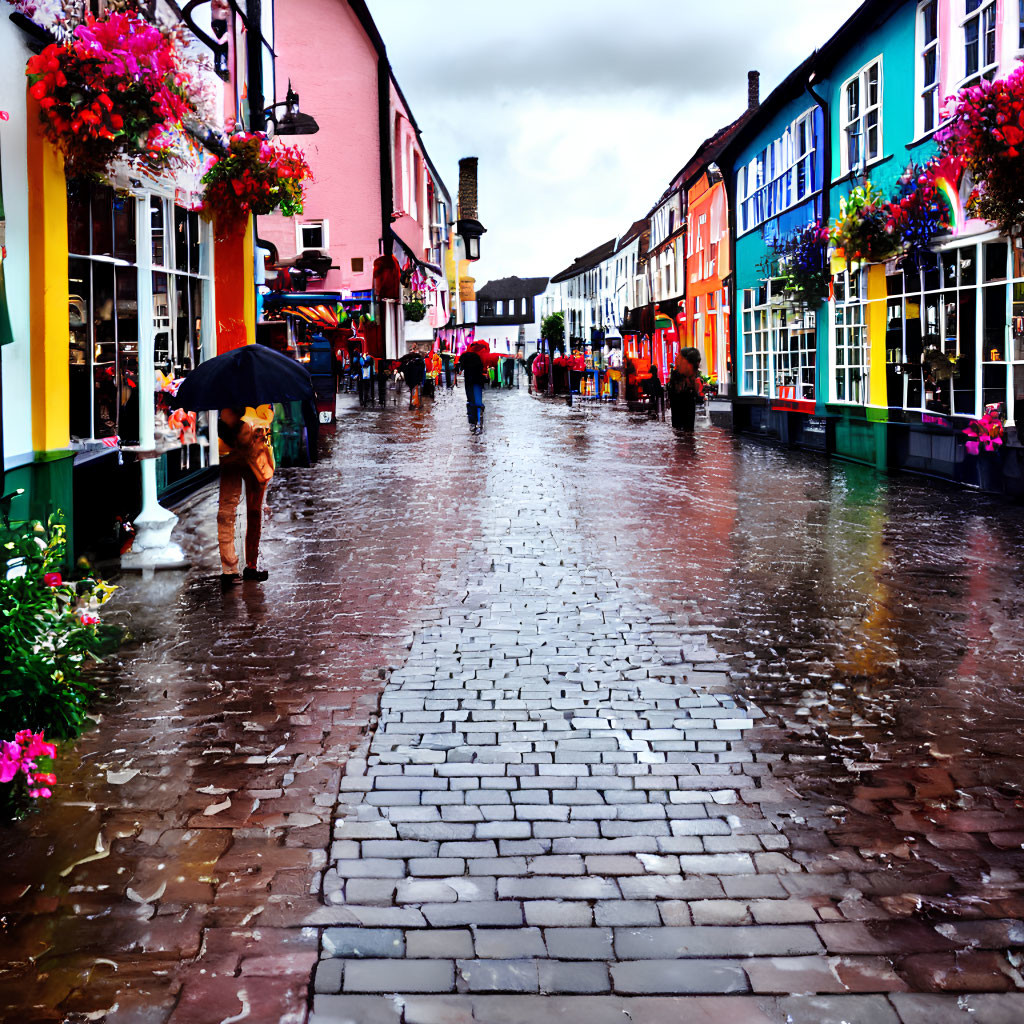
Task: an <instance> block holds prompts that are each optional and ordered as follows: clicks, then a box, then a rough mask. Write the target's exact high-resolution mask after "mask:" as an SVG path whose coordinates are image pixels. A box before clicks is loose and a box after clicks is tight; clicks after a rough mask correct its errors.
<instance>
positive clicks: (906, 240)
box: [886, 159, 950, 256]
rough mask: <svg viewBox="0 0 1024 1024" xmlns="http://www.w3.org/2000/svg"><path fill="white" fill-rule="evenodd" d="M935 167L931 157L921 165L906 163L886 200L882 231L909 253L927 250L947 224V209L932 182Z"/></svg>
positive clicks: (936, 162)
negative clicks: (892, 193)
mask: <svg viewBox="0 0 1024 1024" xmlns="http://www.w3.org/2000/svg"><path fill="white" fill-rule="evenodd" d="M938 168H939V161H938V160H935V159H932V160H929V161H928V163H927V164H925V165H924V166H923V167H921V166H919V165H918V164H914V163H912V164H910V165H909V166H908V167H907V169H906V170H905V171H904V172H903V174H902V175H901V176H900V180H899V182H898V183H897V186H896V194H895V196H894V197H893V200H892V202H890V203H889V207H888V210H889V219H888V222H887V224H886V231H887V232H888V233H889V235H890V236H891V237H892V239H893V240H894V241H895V243H896V244H897V245H898V246H899V247H900V248H901V249H902V250H903V252H905V253H907V254H908V255H910V256H919V255H920V254H921V253H924V252H928V251H930V250H931V246H932V243H933V241H934V240H935V238H936V236H937V235H941V234H943V233H945V232H946V231H948V230H949V227H950V209H949V206H948V204H947V202H946V200H945V198H944V197H943V195H942V193H941V192H940V191H939V189H938V187H937V184H936V178H937V175H938Z"/></svg>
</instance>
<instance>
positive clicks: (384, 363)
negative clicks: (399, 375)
mask: <svg viewBox="0 0 1024 1024" xmlns="http://www.w3.org/2000/svg"><path fill="white" fill-rule="evenodd" d="M390 368H391V363H390V362H388V360H387V359H381V361H380V364H379V365H378V367H377V402H378V404H379V405H380V407H381V408H382V409H383V408H384V406H385V405H387V401H388V373H389V370H390Z"/></svg>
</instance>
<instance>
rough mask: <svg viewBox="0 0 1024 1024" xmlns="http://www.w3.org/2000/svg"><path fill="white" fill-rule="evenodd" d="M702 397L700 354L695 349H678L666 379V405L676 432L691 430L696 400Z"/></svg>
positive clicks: (693, 422)
mask: <svg viewBox="0 0 1024 1024" xmlns="http://www.w3.org/2000/svg"><path fill="white" fill-rule="evenodd" d="M703 395H704V385H703V382H702V381H701V379H700V353H699V352H698V351H697V350H696V349H695V348H684V349H680V350H679V355H678V356H677V357H676V365H675V366H674V367H673V368H672V372H671V373H670V374H669V378H668V404H669V408H670V409H671V410H672V426H673V427H674V428H675V429H676V430H693V428H694V424H695V422H696V418H697V400H698V399H699V398H702V397H703Z"/></svg>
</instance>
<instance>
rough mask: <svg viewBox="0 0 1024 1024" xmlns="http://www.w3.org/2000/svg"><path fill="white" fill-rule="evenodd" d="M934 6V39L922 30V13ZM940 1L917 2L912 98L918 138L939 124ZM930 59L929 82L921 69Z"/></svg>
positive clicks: (924, 135)
mask: <svg viewBox="0 0 1024 1024" xmlns="http://www.w3.org/2000/svg"><path fill="white" fill-rule="evenodd" d="M933 5H934V7H935V38H934V39H932V40H930V41H929V40H928V38H927V35H926V33H925V24H926V12H927V11H928V8H929V7H931V6H933ZM940 8H941V0H922V2H921V3H919V4H918V5H917V21H916V26H917V27H916V29H915V33H916V35H915V39H916V41H917V49H916V52H917V58H916V63H917V66H916V69H915V83H916V92H915V96H916V100H915V106H914V128H915V135H916V137H917V138H919V139H922V138H926V137H928V136H930V135H931V134H932V133H933V132H935V131H937V130H938V129H939V127H940V126H941V116H942V115H941V113H940V108H941V103H942V83H941V74H942V52H941V43H940V36H941V33H940V32H939V19H940V17H941V13H940ZM930 58H931V59H933V60H934V68H935V70H934V76H933V78H932V80H931V81H930V82H929V81H928V80H927V77H926V74H925V68H926V66H927V64H928V61H929V59H930ZM929 107H930V110H931V118H932V126H931V127H930V128H929V127H928V122H927V114H926V113H925V111H926V109H927V108H929Z"/></svg>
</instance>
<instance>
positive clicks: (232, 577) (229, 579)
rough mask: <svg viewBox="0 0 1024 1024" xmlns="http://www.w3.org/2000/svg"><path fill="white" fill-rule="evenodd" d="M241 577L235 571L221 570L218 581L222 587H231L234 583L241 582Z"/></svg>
mask: <svg viewBox="0 0 1024 1024" xmlns="http://www.w3.org/2000/svg"><path fill="white" fill-rule="evenodd" d="M241 582H242V577H241V576H240V575H239V574H238V573H237V572H222V573H221V574H220V583H221V586H222V587H233V586H234V585H235V584H236V583H241Z"/></svg>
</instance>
